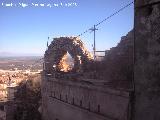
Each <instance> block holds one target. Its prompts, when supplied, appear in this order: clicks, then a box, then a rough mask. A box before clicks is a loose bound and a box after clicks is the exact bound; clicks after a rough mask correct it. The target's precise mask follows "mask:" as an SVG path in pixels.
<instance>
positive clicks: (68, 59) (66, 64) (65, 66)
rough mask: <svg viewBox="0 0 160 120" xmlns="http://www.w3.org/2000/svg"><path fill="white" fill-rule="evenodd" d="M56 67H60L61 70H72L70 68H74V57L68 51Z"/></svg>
mask: <svg viewBox="0 0 160 120" xmlns="http://www.w3.org/2000/svg"><path fill="white" fill-rule="evenodd" d="M58 67H59V68H60V71H63V72H69V71H72V69H73V68H74V59H73V58H72V56H71V55H70V54H69V53H68V52H67V53H66V54H65V55H64V56H63V57H62V59H61V60H60V62H59V65H58Z"/></svg>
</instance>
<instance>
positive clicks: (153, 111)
mask: <svg viewBox="0 0 160 120" xmlns="http://www.w3.org/2000/svg"><path fill="white" fill-rule="evenodd" d="M158 1H159V2H160V0H136V1H135V7H136V9H135V70H134V71H135V72H134V73H135V75H134V80H135V97H136V98H135V118H134V119H135V120H159V119H160V104H159V103H160V3H159V4H152V3H155V2H158Z"/></svg>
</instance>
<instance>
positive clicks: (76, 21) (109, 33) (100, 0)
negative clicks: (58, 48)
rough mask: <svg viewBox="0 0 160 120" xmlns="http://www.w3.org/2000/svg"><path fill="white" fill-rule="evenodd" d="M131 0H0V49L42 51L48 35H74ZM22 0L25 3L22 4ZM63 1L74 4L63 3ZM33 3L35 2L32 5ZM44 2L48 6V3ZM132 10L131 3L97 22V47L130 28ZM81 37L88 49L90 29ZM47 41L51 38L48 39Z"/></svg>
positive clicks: (22, 52)
mask: <svg viewBox="0 0 160 120" xmlns="http://www.w3.org/2000/svg"><path fill="white" fill-rule="evenodd" d="M131 1H132V0H12V1H11V0H0V53H6V54H7V53H12V54H18V55H43V54H44V51H45V49H46V43H47V39H48V37H50V38H54V37H60V36H70V35H73V36H77V35H79V34H80V33H82V32H84V31H85V30H86V29H88V28H90V27H92V26H93V25H94V24H97V23H98V22H100V21H101V20H103V19H104V18H106V17H107V16H109V15H111V14H112V13H114V12H115V11H117V10H118V9H120V8H121V7H123V6H124V5H126V4H128V3H130V2H131ZM11 3H12V7H11V6H10V7H6V4H10V5H11ZM19 3H20V4H19ZM22 3H25V4H28V6H27V7H24V6H23V7H24V8H23V7H22V6H21V5H22ZM32 3H33V4H32ZM57 3H58V5H59V6H58V7H55V6H54V4H57ZM60 3H62V4H60ZM66 3H76V4H72V6H70V7H67V6H65V4H66ZM35 4H38V5H39V6H38V7H37V6H36V7H35V6H34V5H35ZM40 4H44V5H45V6H44V7H42V6H40ZM48 4H50V5H52V7H51V8H50V7H48V6H47V5H48ZM68 5H69V4H68ZM133 12H134V11H133V5H131V6H130V7H128V8H126V9H125V10H124V11H122V12H120V13H119V14H118V15H116V16H114V17H112V18H111V19H109V20H107V21H106V22H104V23H103V24H101V25H99V26H98V29H99V30H98V31H97V32H96V48H97V50H106V49H109V48H111V47H114V46H116V45H117V43H118V42H119V41H120V38H121V37H122V36H124V35H126V34H127V33H128V32H129V31H130V30H131V29H132V28H133V17H134V16H133V15H134V13H133ZM81 39H82V41H83V42H84V43H85V44H86V47H87V48H88V49H89V50H90V51H92V44H93V33H90V32H88V33H86V34H85V35H83V36H81ZM51 41H52V39H50V40H49V43H50V42H51Z"/></svg>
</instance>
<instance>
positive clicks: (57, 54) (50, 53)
mask: <svg viewBox="0 0 160 120" xmlns="http://www.w3.org/2000/svg"><path fill="white" fill-rule="evenodd" d="M67 52H68V53H69V54H70V55H71V56H72V58H73V59H74V69H75V70H76V71H79V70H80V69H81V67H80V66H81V64H85V63H86V62H87V61H89V60H92V59H93V57H92V55H91V53H90V52H89V51H87V49H86V48H85V46H84V44H83V43H82V41H81V40H80V39H79V38H77V37H60V38H54V40H53V41H52V43H51V44H50V45H49V46H48V50H46V52H45V56H44V57H45V69H46V71H48V72H50V73H51V72H54V71H55V70H54V68H53V65H56V67H57V66H58V64H59V63H60V60H61V59H62V57H63V56H64V55H65V54H66V53H67ZM56 70H57V71H59V68H58V67H57V68H56Z"/></svg>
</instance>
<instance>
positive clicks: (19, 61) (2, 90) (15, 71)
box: [0, 57, 43, 120]
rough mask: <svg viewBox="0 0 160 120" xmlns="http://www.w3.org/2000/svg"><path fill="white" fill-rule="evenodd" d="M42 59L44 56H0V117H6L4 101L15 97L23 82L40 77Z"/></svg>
mask: <svg viewBox="0 0 160 120" xmlns="http://www.w3.org/2000/svg"><path fill="white" fill-rule="evenodd" d="M42 61H43V58H42V57H0V103H1V108H2V109H0V114H1V116H0V119H2V120H5V119H6V111H5V110H4V109H3V105H2V103H6V102H7V101H12V100H13V99H15V92H16V91H15V90H16V89H17V87H18V86H19V85H20V84H21V83H23V82H24V81H25V82H26V83H27V81H28V80H33V79H35V78H37V77H40V72H41V71H42ZM38 80H40V79H39V78H38ZM13 88H14V89H13ZM15 88H16V89H15Z"/></svg>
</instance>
